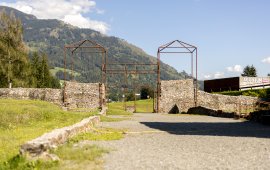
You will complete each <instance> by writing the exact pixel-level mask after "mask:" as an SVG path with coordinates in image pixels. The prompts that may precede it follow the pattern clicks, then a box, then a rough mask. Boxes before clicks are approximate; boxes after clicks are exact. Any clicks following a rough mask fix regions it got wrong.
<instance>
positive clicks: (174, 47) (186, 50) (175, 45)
mask: <svg viewBox="0 0 270 170" xmlns="http://www.w3.org/2000/svg"><path fill="white" fill-rule="evenodd" d="M161 54H190V58H191V76H192V78H193V80H194V81H193V83H194V105H195V107H196V106H197V94H198V83H197V80H198V79H197V78H198V48H197V47H196V46H194V45H190V44H188V43H185V42H183V41H179V40H174V41H172V42H169V43H167V44H164V45H161V46H160V47H158V51H157V66H158V74H157V75H158V78H157V80H158V84H157V89H158V90H157V111H158V113H159V111H160V110H159V99H160V90H161V89H160V88H161V87H160V85H161V82H160V62H161V60H160V58H161ZM194 55H195V79H194Z"/></svg>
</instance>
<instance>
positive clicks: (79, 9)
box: [0, 0, 109, 34]
mask: <svg viewBox="0 0 270 170" xmlns="http://www.w3.org/2000/svg"><path fill="white" fill-rule="evenodd" d="M0 5H4V6H9V7H12V8H15V9H18V10H20V11H22V12H25V13H27V14H33V15H35V16H36V17H37V18H39V19H59V20H62V21H64V22H67V23H69V24H71V25H74V26H77V27H80V28H91V29H94V30H96V31H99V32H101V33H103V34H106V33H107V31H108V30H109V25H108V24H106V23H105V22H102V21H96V20H92V19H91V18H89V17H85V16H84V15H83V14H88V13H90V12H97V13H98V14H103V13H104V11H103V10H100V9H96V2H95V1H93V0H57V1H45V0H17V1H16V2H14V3H7V2H0Z"/></svg>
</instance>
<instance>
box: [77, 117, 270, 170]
mask: <svg viewBox="0 0 270 170" xmlns="http://www.w3.org/2000/svg"><path fill="white" fill-rule="evenodd" d="M101 126H102V127H113V128H121V129H122V128H125V129H128V130H129V132H131V133H128V134H126V136H125V138H124V139H122V140H118V141H83V142H82V144H85V143H87V144H89V143H90V144H97V145H100V146H103V147H106V148H111V149H113V151H111V152H110V153H109V154H107V155H106V156H105V157H104V159H105V164H104V168H105V169H123V170H129V169H131V170H132V169H134V170H135V169H136V170H137V169H234V170H235V169H243V170H244V169H245V170H246V169H265V170H269V169H270V126H264V125H260V124H256V123H252V122H243V121H241V120H234V119H227V118H216V117H209V116H193V115H181V116H179V115H178V116H176V115H166V114H135V115H134V116H133V117H132V118H131V119H130V120H125V121H121V122H105V123H102V124H101Z"/></svg>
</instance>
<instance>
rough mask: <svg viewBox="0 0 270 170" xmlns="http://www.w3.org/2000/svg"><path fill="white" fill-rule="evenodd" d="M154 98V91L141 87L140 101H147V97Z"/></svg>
mask: <svg viewBox="0 0 270 170" xmlns="http://www.w3.org/2000/svg"><path fill="white" fill-rule="evenodd" d="M153 96H154V91H153V89H151V88H150V87H147V86H145V87H142V88H141V99H148V97H151V98H153Z"/></svg>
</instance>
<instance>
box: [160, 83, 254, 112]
mask: <svg viewBox="0 0 270 170" xmlns="http://www.w3.org/2000/svg"><path fill="white" fill-rule="evenodd" d="M257 100H258V98H256V97H249V96H228V95H220V94H211V93H206V92H204V91H200V90H198V93H197V107H203V108H207V109H209V110H214V111H221V112H228V113H232V112H236V113H240V112H241V107H242V106H244V107H245V106H252V105H253V104H254V103H256V101H257ZM194 107H195V100H194V82H193V80H192V79H188V80H169V81H161V96H160V112H161V113H170V112H172V111H173V110H175V109H176V108H177V109H178V110H179V113H181V112H188V110H189V109H191V108H194Z"/></svg>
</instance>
